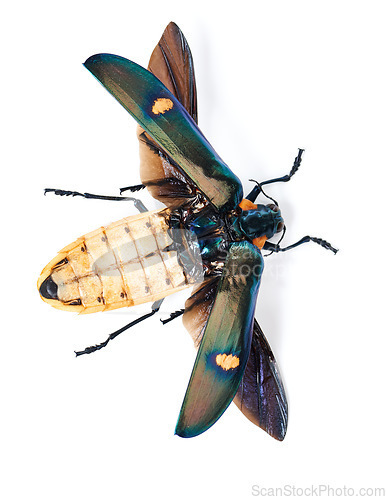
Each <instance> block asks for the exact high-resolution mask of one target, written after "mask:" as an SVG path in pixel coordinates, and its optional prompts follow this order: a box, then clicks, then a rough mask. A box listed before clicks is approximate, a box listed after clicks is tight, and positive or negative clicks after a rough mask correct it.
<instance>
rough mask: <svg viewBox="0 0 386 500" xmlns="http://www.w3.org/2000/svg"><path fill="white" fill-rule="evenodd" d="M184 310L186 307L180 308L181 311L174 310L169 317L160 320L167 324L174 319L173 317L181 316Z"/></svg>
mask: <svg viewBox="0 0 386 500" xmlns="http://www.w3.org/2000/svg"><path fill="white" fill-rule="evenodd" d="M184 312H185V309H180V310H179V311H175V312H172V313H171V315H170V317H169V318H168V319H161V320H160V321H161V323H162V324H163V325H166V323H169V321H173V319H176V318H178V316H181V315H182V314H184Z"/></svg>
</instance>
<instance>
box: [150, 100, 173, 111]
mask: <svg viewBox="0 0 386 500" xmlns="http://www.w3.org/2000/svg"><path fill="white" fill-rule="evenodd" d="M173 106H174V104H173V101H171V100H170V99H166V98H165V97H160V98H159V99H156V100H155V101H154V104H153V107H152V108H151V110H152V112H153V113H154V114H155V115H159V114H162V115H163V114H164V113H165V112H166V111H169V109H172V107H173Z"/></svg>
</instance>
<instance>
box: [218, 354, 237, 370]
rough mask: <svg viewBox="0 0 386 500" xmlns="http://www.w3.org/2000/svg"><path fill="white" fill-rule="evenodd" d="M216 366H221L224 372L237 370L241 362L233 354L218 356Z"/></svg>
mask: <svg viewBox="0 0 386 500" xmlns="http://www.w3.org/2000/svg"><path fill="white" fill-rule="evenodd" d="M216 364H217V365H218V366H221V368H222V369H223V370H225V371H228V370H230V369H232V368H237V367H238V366H239V364H240V360H239V358H238V357H237V356H234V355H233V354H228V355H227V354H217V356H216Z"/></svg>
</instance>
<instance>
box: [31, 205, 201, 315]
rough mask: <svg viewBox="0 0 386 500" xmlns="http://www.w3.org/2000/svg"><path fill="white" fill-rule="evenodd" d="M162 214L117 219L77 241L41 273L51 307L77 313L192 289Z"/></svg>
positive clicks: (128, 304) (103, 309)
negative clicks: (53, 290)
mask: <svg viewBox="0 0 386 500" xmlns="http://www.w3.org/2000/svg"><path fill="white" fill-rule="evenodd" d="M162 212H164V210H159V211H154V212H146V213H143V214H139V215H136V216H132V217H127V218H124V219H121V220H120V221H118V222H114V223H112V224H110V225H109V226H107V227H101V228H99V229H97V230H96V231H93V232H91V233H88V234H86V235H84V236H82V237H81V238H78V239H77V240H76V241H75V242H74V243H71V244H70V245H68V246H66V247H65V248H63V249H62V250H61V251H60V252H59V254H58V255H57V257H56V258H55V259H53V260H52V261H51V262H50V263H49V264H48V265H47V266H46V267H45V268H44V270H43V271H42V273H41V276H40V278H39V281H38V287H40V285H41V284H42V283H43V281H44V280H45V279H46V278H47V277H48V276H50V275H51V278H52V280H53V281H54V283H55V284H56V285H57V287H58V290H57V296H58V300H53V299H47V298H44V297H42V298H43V300H44V301H45V302H48V303H49V304H51V305H52V306H54V307H56V308H58V309H63V310H69V311H78V312H80V313H91V312H97V311H106V310H110V309H116V308H119V307H130V306H134V305H137V304H141V303H144V302H150V301H151V302H153V301H156V300H159V299H161V298H163V297H166V296H167V295H169V294H171V293H174V292H176V291H178V290H181V289H183V288H186V287H187V286H190V285H191V284H193V281H190V280H189V278H188V277H186V276H185V273H184V270H183V267H182V266H181V265H180V264H179V262H178V258H177V252H175V251H163V250H164V249H165V248H166V247H167V246H168V245H170V244H171V243H172V240H171V239H170V237H169V235H168V233H167V230H168V229H169V227H168V225H167V223H166V221H165V217H164V215H163V214H162Z"/></svg>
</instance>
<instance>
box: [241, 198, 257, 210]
mask: <svg viewBox="0 0 386 500" xmlns="http://www.w3.org/2000/svg"><path fill="white" fill-rule="evenodd" d="M239 207H240V208H241V210H253V209H254V208H257V205H255V204H254V203H252V202H251V201H250V200H247V199H246V198H244V199H243V200H241V201H240V203H239Z"/></svg>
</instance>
